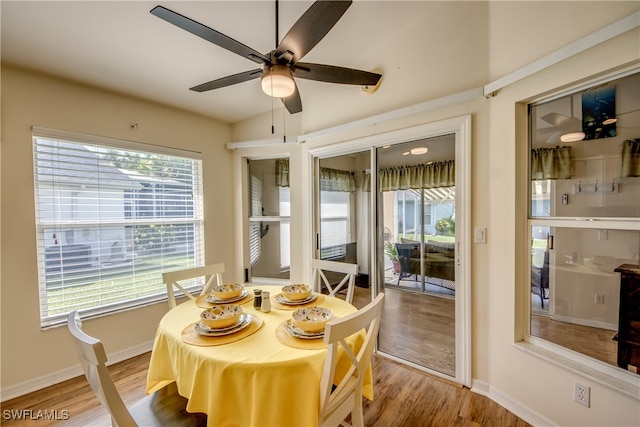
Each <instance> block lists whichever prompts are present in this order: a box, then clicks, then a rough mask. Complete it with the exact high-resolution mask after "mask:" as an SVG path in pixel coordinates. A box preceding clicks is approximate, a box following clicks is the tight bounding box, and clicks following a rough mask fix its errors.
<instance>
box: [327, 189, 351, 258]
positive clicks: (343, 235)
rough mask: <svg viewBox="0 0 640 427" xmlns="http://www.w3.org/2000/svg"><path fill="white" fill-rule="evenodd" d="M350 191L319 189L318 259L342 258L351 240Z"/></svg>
mask: <svg viewBox="0 0 640 427" xmlns="http://www.w3.org/2000/svg"><path fill="white" fill-rule="evenodd" d="M350 200H351V193H349V192H346V191H326V190H321V191H320V218H321V221H320V259H342V258H344V257H345V255H346V244H347V243H349V242H351V227H350V224H351V222H350V218H351V215H350V213H351V203H350Z"/></svg>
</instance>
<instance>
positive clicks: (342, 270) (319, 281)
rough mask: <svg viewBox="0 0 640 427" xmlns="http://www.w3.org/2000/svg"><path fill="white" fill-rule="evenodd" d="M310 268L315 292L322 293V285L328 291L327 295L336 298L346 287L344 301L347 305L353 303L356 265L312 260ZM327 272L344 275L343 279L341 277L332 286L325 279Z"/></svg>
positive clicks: (356, 273)
mask: <svg viewBox="0 0 640 427" xmlns="http://www.w3.org/2000/svg"><path fill="white" fill-rule="evenodd" d="M311 268H312V269H313V274H312V283H313V289H314V290H315V291H316V292H318V293H320V292H322V286H323V285H324V286H326V288H327V291H329V295H331V296H336V295H337V294H338V292H340V290H342V288H343V287H344V286H345V285H347V297H346V301H347V302H348V303H349V304H351V303H352V302H353V293H354V288H355V286H356V276H357V275H358V264H349V263H346V262H337V261H326V260H322V259H314V260H311ZM327 272H332V273H339V274H344V277H342V280H341V281H340V282H339V283H338V284H332V281H331V280H329V279H328V278H327Z"/></svg>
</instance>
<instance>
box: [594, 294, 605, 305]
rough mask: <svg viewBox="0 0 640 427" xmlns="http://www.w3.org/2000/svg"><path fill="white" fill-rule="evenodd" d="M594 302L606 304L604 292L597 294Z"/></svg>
mask: <svg viewBox="0 0 640 427" xmlns="http://www.w3.org/2000/svg"><path fill="white" fill-rule="evenodd" d="M594 302H595V303H596V304H604V294H596V296H595V300H594Z"/></svg>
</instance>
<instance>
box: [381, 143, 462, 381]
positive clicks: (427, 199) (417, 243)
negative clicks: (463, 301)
mask: <svg viewBox="0 0 640 427" xmlns="http://www.w3.org/2000/svg"><path fill="white" fill-rule="evenodd" d="M376 157H377V163H378V189H377V191H378V193H377V195H378V198H377V200H378V213H377V217H378V223H379V224H380V225H381V226H382V229H383V230H384V231H383V233H382V239H383V245H384V255H385V256H384V272H383V274H381V277H380V279H381V280H379V285H380V287H381V288H382V289H384V292H385V294H386V296H387V299H386V305H387V307H386V310H393V311H394V316H397V318H398V320H399V322H397V323H396V322H389V323H386V324H383V325H382V327H381V332H380V339H379V346H378V348H379V350H380V351H382V352H385V353H388V354H391V355H393V356H395V357H398V358H400V359H402V360H405V361H408V362H410V363H412V364H415V365H418V366H420V367H424V368H428V369H432V370H434V371H438V372H440V373H442V374H445V375H448V376H455V372H456V369H455V368H456V349H455V343H456V341H455V338H456V307H455V298H456V253H455V245H456V227H455V224H456V187H455V135H453V134H451V135H444V136H440V137H436V138H429V139H424V140H418V141H411V142H406V143H402V144H397V145H394V146H390V147H386V146H385V147H380V148H377V150H376ZM392 307H393V308H392Z"/></svg>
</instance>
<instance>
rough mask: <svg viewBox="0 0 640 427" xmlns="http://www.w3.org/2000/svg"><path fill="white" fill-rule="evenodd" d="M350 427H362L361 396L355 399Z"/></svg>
mask: <svg viewBox="0 0 640 427" xmlns="http://www.w3.org/2000/svg"><path fill="white" fill-rule="evenodd" d="M351 426H352V427H364V414H363V413H362V396H358V397H356V402H355V407H354V408H353V411H351Z"/></svg>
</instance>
